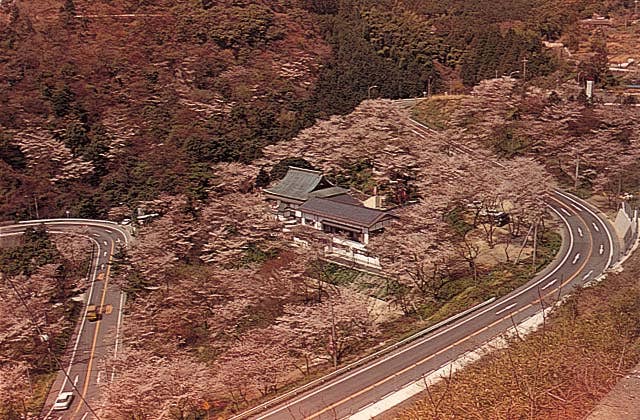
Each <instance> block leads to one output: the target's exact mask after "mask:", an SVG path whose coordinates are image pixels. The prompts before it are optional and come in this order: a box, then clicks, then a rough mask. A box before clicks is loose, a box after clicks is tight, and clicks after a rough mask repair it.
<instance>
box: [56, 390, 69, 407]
mask: <svg viewBox="0 0 640 420" xmlns="http://www.w3.org/2000/svg"><path fill="white" fill-rule="evenodd" d="M71 401H73V392H61V393H60V394H58V398H56V402H55V403H53V409H54V410H66V409H68V408H69V406H70V405H71Z"/></svg>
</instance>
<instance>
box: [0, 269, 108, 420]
mask: <svg viewBox="0 0 640 420" xmlns="http://www.w3.org/2000/svg"><path fill="white" fill-rule="evenodd" d="M2 279H3V280H6V281H7V282H8V283H9V285H10V286H11V289H13V292H14V293H15V295H16V297H17V298H18V300H19V301H20V304H22V306H24V308H25V309H26V310H27V314H28V316H29V321H31V323H32V324H33V326H34V328H35V329H36V332H37V333H38V336H39V337H40V338H41V340H42V341H43V342H45V343H46V345H47V351H48V353H49V355H50V356H51V357H52V358H53V360H54V361H55V362H56V365H57V366H58V368H59V369H60V370H62V373H63V374H64V376H65V377H66V378H67V380H68V381H69V383H70V384H71V386H72V387H73V389H74V390H75V391H76V393H77V394H78V397H80V399H81V400H82V402H83V403H84V405H86V406H87V408H88V409H89V411H91V413H92V414H93V415H94V416H95V418H96V419H98V420H100V417H99V416H98V414H97V413H96V412H95V410H94V409H93V408H92V407H91V405H89V402H88V401H87V400H86V399H85V398H84V396H83V395H82V393H81V392H80V390H79V389H78V387H77V386H76V384H74V383H73V381H72V380H71V378H70V377H69V374H68V373H67V371H66V370H65V369H64V367H63V366H62V363H60V360H59V359H58V357H57V356H56V354H55V352H54V351H53V349H52V348H51V343H50V342H49V338H48V336H47V335H46V334H44V332H43V331H42V329H41V328H40V326H39V325H38V323H37V322H36V321H35V319H34V315H33V312H32V311H31V309H29V305H27V302H26V301H25V300H24V298H23V297H22V295H21V294H20V291H19V290H18V288H17V287H16V285H15V283H14V282H13V280H11V277H10V276H7V275H4V274H3V273H0V280H2Z"/></svg>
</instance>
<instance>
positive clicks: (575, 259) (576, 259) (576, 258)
mask: <svg viewBox="0 0 640 420" xmlns="http://www.w3.org/2000/svg"><path fill="white" fill-rule="evenodd" d="M579 259H580V253H579V252H578V253H577V254H576V256H575V257H573V262H572V264H575V263H577V262H578V260H579Z"/></svg>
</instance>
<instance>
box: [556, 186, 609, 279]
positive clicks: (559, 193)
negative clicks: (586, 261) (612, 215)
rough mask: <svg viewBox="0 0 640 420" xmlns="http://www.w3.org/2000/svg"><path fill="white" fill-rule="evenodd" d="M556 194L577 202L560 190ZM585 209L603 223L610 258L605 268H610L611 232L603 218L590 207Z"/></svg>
mask: <svg viewBox="0 0 640 420" xmlns="http://www.w3.org/2000/svg"><path fill="white" fill-rule="evenodd" d="M556 194H558V195H560V196H562V197H564V198H566V199H567V200H569V201H572V202H574V203H576V202H577V201H576V200H574V199H573V198H572V197H571V196H570V195H567V194H564V193H562V192H560V191H558V190H556ZM583 207H584V209H585V210H586V211H587V213H589V214H591V215H592V216H593V217H595V218H596V219H597V220H599V221H600V223H602V226H603V227H604V231H605V233H606V234H607V239H608V240H609V258H608V259H607V265H605V268H609V266H610V265H611V262H612V261H613V237H612V236H611V232H610V231H609V229H607V224H606V222H604V221H603V220H602V218H601V217H599V216H598V215H597V214H596V213H594V212H593V211H592V210H591V209H590V208H589V207H588V206H583Z"/></svg>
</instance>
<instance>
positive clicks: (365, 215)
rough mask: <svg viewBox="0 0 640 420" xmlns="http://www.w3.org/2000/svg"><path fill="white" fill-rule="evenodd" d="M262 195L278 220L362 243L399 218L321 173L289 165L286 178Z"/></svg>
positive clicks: (367, 241)
mask: <svg viewBox="0 0 640 420" xmlns="http://www.w3.org/2000/svg"><path fill="white" fill-rule="evenodd" d="M264 194H265V196H266V198H267V200H268V201H270V202H271V203H272V209H273V211H274V213H275V214H276V215H277V217H278V218H279V219H280V220H291V219H295V220H296V221H297V222H298V223H301V224H304V225H310V226H313V227H314V228H316V229H318V230H322V231H324V232H327V233H330V234H339V235H344V236H346V237H347V238H348V239H350V240H352V241H355V242H359V243H362V244H365V245H366V244H367V243H369V238H370V235H371V234H375V233H376V232H380V231H382V230H383V229H384V227H385V226H388V225H389V224H390V223H391V222H392V221H393V220H395V219H397V218H398V217H397V216H396V215H394V214H392V213H389V212H385V211H382V210H377V209H372V208H368V207H365V206H363V205H362V203H361V202H360V201H359V200H357V199H355V198H354V197H352V196H351V195H349V194H348V190H346V189H344V188H341V187H336V186H334V185H333V184H331V182H329V181H328V180H327V179H326V178H325V177H324V175H322V172H320V171H314V170H310V169H302V168H296V167H289V171H288V172H287V174H286V175H285V177H284V178H283V179H282V180H281V181H280V182H278V183H277V184H276V185H274V186H273V187H271V188H268V189H265V190H264Z"/></svg>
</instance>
